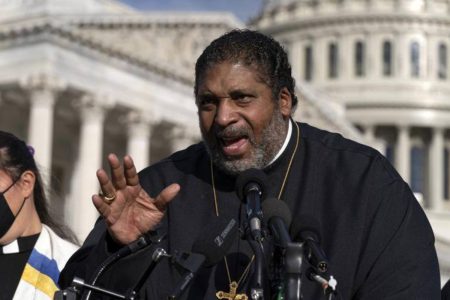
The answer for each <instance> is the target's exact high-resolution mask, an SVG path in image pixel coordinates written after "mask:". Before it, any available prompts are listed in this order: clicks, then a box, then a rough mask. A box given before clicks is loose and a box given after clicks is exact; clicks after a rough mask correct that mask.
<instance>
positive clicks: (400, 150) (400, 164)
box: [395, 126, 411, 183]
mask: <svg viewBox="0 0 450 300" xmlns="http://www.w3.org/2000/svg"><path fill="white" fill-rule="evenodd" d="M395 164H396V168H397V171H398V172H399V173H400V175H401V176H402V177H403V179H404V180H405V181H406V182H407V183H409V182H410V177H411V168H410V164H411V140H410V137H409V127H407V126H400V127H399V128H398V136H397V147H396V151H395Z"/></svg>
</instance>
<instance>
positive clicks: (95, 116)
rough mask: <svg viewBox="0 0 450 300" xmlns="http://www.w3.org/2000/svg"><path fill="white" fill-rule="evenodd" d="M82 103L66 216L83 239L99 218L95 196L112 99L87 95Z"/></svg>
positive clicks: (80, 104) (80, 103) (80, 105)
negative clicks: (106, 123)
mask: <svg viewBox="0 0 450 300" xmlns="http://www.w3.org/2000/svg"><path fill="white" fill-rule="evenodd" d="M78 105H79V110H80V118H81V125H80V140H79V148H78V160H77V162H76V164H75V170H74V175H73V180H72V188H71V197H70V200H71V203H69V205H67V207H66V216H67V217H68V218H67V219H68V220H70V224H71V226H72V229H73V230H74V231H75V234H76V235H77V237H78V238H79V239H80V240H81V241H83V240H84V239H85V238H86V236H87V234H88V233H89V232H90V230H91V229H92V228H93V225H94V223H95V220H96V219H97V217H98V213H97V210H96V209H95V207H94V205H93V204H92V195H93V194H96V193H98V190H99V185H98V180H97V177H96V172H97V170H98V169H99V168H101V166H102V147H103V125H104V119H105V113H106V110H107V109H108V108H110V107H111V106H112V101H111V99H109V98H107V97H98V96H97V97H96V96H93V95H85V96H83V97H82V98H81V101H80V102H79V103H78Z"/></svg>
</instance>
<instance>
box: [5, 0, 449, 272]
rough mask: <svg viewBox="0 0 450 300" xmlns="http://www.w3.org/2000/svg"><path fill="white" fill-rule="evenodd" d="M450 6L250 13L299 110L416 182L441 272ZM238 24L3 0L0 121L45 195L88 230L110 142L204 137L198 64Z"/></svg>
mask: <svg viewBox="0 0 450 300" xmlns="http://www.w3.org/2000/svg"><path fill="white" fill-rule="evenodd" d="M449 5H450V4H449V1H447V0H445V1H444V0H441V1H438V0H433V1H431V0H428V1H425V0H376V1H375V0H323V1H321V0H297V1H290V0H279V1H274V0H269V1H267V4H266V6H265V10H264V12H263V13H262V14H261V16H260V17H258V18H256V19H255V20H254V22H253V24H252V26H254V27H256V28H258V29H260V30H262V31H265V32H267V33H269V34H271V35H273V36H274V37H276V38H277V39H279V40H280V41H282V42H283V43H285V45H286V47H287V49H288V50H289V53H290V56H291V62H292V65H293V70H294V75H295V77H296V80H297V82H298V83H299V84H298V92H299V95H300V105H299V109H298V111H297V112H296V116H295V118H296V119H298V120H302V121H306V122H310V123H312V124H313V125H317V126H319V127H321V128H325V129H329V130H333V131H338V132H341V133H342V134H344V135H345V136H347V137H349V138H352V139H356V140H358V141H362V142H366V143H371V144H372V145H373V146H375V147H376V148H378V149H380V151H382V152H383V153H385V154H386V155H387V156H388V157H389V158H390V159H392V160H393V161H394V163H395V165H396V166H397V168H398V169H399V171H400V172H401V174H402V175H403V176H404V178H405V179H406V180H408V181H409V182H410V183H411V185H412V187H413V189H414V191H415V192H416V194H417V195H418V196H419V198H421V199H422V201H423V203H424V205H425V207H426V208H427V211H428V214H429V216H430V220H431V222H432V225H433V229H434V231H435V234H436V237H437V241H438V243H437V247H438V250H439V253H440V254H439V258H440V261H441V268H442V273H443V276H444V277H445V278H447V277H448V275H449V274H450V246H449V245H450V237H449V232H448V231H450V230H448V229H449V228H450V227H448V226H450V225H449V224H448V223H449V218H450V217H449V212H448V209H449V200H448V198H449V196H448V194H449V192H448V189H449V187H448V186H449V175H448V172H449V171H448V169H449V168H448V165H449V159H448V153H449V151H448V149H449V148H450V139H449V130H448V128H449V126H448V125H449V122H450V118H449V117H450V115H448V114H449V107H450V105H449V103H450V102H449V101H450V90H449V87H448V83H449V82H448V81H449V80H450V78H449V75H450V74H448V71H449V70H448V68H449V66H448V62H447V60H448V57H447V56H448V49H449V47H450V45H448V43H450V41H449V38H450V35H449V26H450V22H449V10H450V8H449ZM244 26H245V25H244V24H242V23H241V22H239V21H238V20H237V19H236V18H235V17H234V16H233V15H231V14H229V13H223V12H219V13H186V12H183V13H176V12H173V13H158V12H141V11H136V10H133V9H132V8H130V7H128V6H125V5H123V4H121V3H119V2H117V1H115V0H77V1H73V0H0V129H1V130H8V131H11V132H13V133H15V134H17V135H18V136H20V137H22V138H23V139H26V140H27V141H28V142H29V143H30V144H31V145H33V146H34V147H35V148H36V154H35V155H36V159H37V161H38V162H39V164H40V166H41V170H42V171H43V175H44V177H45V180H46V182H47V183H49V184H50V186H51V188H52V189H51V190H52V191H53V192H52V194H51V197H50V202H51V206H52V207H53V209H54V210H55V211H56V212H57V213H59V214H60V216H61V217H62V218H64V220H65V221H66V223H68V224H69V225H70V226H71V228H73V229H74V230H75V232H76V234H77V235H78V236H79V238H80V239H81V240H83V239H84V237H85V236H86V234H87V233H88V231H89V230H90V229H91V228H92V224H93V222H94V221H95V219H96V217H97V213H96V211H95V209H94V207H93V205H92V203H91V201H90V197H91V195H92V194H94V193H96V192H97V190H98V186H97V181H96V178H95V172H96V170H97V169H98V168H99V167H101V166H102V165H103V166H104V165H105V157H106V154H107V153H110V152H115V153H117V154H118V155H124V154H125V153H129V154H131V155H132V156H133V157H134V159H135V162H136V164H137V166H138V168H142V167H144V166H146V165H148V164H149V163H151V162H154V161H156V160H158V159H160V158H162V157H164V156H165V155H167V154H169V153H171V152H172V151H175V150H177V149H181V148H184V147H185V146H186V145H188V144H191V143H192V142H193V141H196V140H198V139H199V131H198V125H197V116H196V108H195V105H194V98H193V88H192V85H193V70H194V68H193V66H194V62H195V60H196V58H197V56H198V55H199V54H200V51H201V50H202V49H203V48H204V47H205V46H206V45H207V44H208V43H209V41H210V40H212V39H213V38H215V37H217V36H219V35H220V34H221V33H223V32H226V31H228V30H230V29H232V28H236V27H244ZM386 42H387V43H390V46H384V45H386ZM411 43H413V44H414V46H413V47H412V46H411V45H412V44H411ZM357 45H359V46H357ZM380 45H383V46H380ZM442 45H445V47H442ZM380 47H383V48H380ZM410 47H412V48H414V50H412V49H410ZM387 48H390V50H386V49H387ZM444 48H445V51H444V50H442V49H444ZM308 49H309V50H308ZM330 49H334V50H330ZM383 49H384V50H383ZM410 52H411V55H410V54H409V53H410ZM444 52H445V53H447V54H445V55H444V54H442V53H444ZM383 53H385V54H383ZM386 53H390V55H387V54H386ZM412 53H414V54H412ZM356 57H357V58H356ZM443 57H445V58H443ZM330 66H332V67H330ZM444 66H445V67H444ZM408 149H409V151H408ZM444 149H447V150H446V152H444ZM417 161H419V163H417ZM411 163H412V164H411ZM439 190H440V191H442V193H441V192H436V191H439Z"/></svg>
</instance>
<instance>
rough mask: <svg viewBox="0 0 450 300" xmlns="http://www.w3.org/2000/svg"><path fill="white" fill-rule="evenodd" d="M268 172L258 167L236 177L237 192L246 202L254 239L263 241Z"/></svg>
mask: <svg viewBox="0 0 450 300" xmlns="http://www.w3.org/2000/svg"><path fill="white" fill-rule="evenodd" d="M265 182H266V174H264V172H263V171H261V170H258V169H248V170H245V171H244V172H242V173H241V174H240V175H239V176H238V178H237V179H236V193H237V194H238V196H239V198H240V199H241V201H243V202H244V203H245V204H246V213H247V219H248V221H249V224H250V232H251V235H252V237H253V239H254V240H255V241H257V242H261V240H262V234H261V220H262V217H263V213H262V210H261V202H262V200H263V196H264V189H265Z"/></svg>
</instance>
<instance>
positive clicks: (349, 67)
mask: <svg viewBox="0 0 450 300" xmlns="http://www.w3.org/2000/svg"><path fill="white" fill-rule="evenodd" d="M355 43H356V39H355V37H354V36H353V35H351V34H346V35H343V36H340V37H339V46H338V47H339V65H340V72H339V77H338V78H339V79H340V80H342V81H344V82H345V81H348V80H349V79H352V78H355V77H356V76H355ZM344 49H345V50H344ZM327 55H328V54H327ZM327 61H328V57H327Z"/></svg>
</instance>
